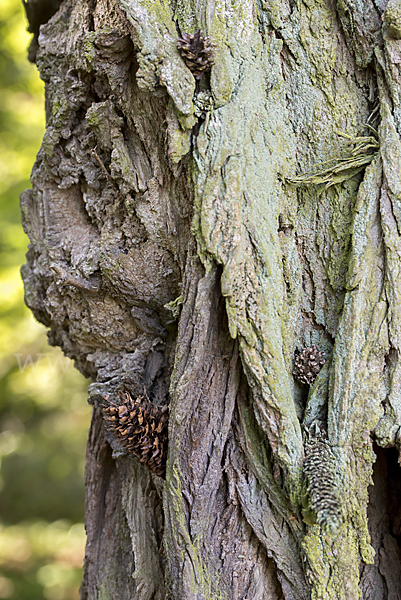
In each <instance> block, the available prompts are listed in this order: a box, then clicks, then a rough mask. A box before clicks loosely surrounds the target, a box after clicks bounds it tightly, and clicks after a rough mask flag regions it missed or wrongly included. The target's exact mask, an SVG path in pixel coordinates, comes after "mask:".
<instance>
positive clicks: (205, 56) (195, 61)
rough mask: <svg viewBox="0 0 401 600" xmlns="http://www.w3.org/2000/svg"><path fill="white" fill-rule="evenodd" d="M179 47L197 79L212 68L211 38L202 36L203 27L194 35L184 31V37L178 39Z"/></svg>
mask: <svg viewBox="0 0 401 600" xmlns="http://www.w3.org/2000/svg"><path fill="white" fill-rule="evenodd" d="M177 48H178V52H179V53H180V54H181V57H182V59H183V61H184V62H185V64H186V65H187V67H188V68H189V70H190V71H192V73H193V75H194V77H195V79H198V80H199V79H201V78H202V75H203V74H204V73H205V72H206V71H209V70H210V69H211V68H212V65H213V50H212V46H211V44H210V40H209V38H207V37H203V36H202V30H201V29H199V30H198V31H197V32H196V33H195V34H194V35H190V34H189V33H183V34H182V37H180V38H178V40H177Z"/></svg>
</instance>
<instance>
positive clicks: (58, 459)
mask: <svg viewBox="0 0 401 600" xmlns="http://www.w3.org/2000/svg"><path fill="white" fill-rule="evenodd" d="M25 28H26V22H25V18H24V14H23V8H22V4H19V3H18V2H16V0H2V2H1V6H0V81H1V93H0V220H1V229H0V466H1V470H0V514H1V521H0V598H12V599H15V600H25V599H26V600H28V599H29V600H36V599H38V600H39V599H42V598H43V597H45V598H48V599H49V600H53V599H54V600H72V599H75V598H78V587H79V582H80V578H81V575H82V561H83V547H84V537H85V536H84V529H83V524H82V521H83V504H84V491H83V469H84V457H85V439H86V432H87V428H88V423H89V407H88V406H87V404H86V401H85V398H86V387H87V382H85V380H84V379H83V378H82V376H81V375H79V373H78V372H77V371H76V370H75V369H74V368H73V366H72V364H71V362H70V361H69V360H68V359H67V358H65V357H63V356H62V354H61V352H60V351H59V350H56V349H51V348H49V347H48V346H47V343H46V334H45V331H44V328H43V327H42V326H41V325H39V324H38V323H36V322H35V321H34V319H33V317H32V315H31V313H30V311H29V310H28V309H27V308H26V307H25V305H24V302H23V286H22V281H21V277H20V273H19V270H20V266H21V264H23V262H24V255H25V252H26V247H27V244H28V239H27V237H26V236H25V234H24V233H23V230H22V227H21V224H20V213H19V203H18V197H19V194H20V193H21V192H22V191H23V190H24V189H25V188H26V187H29V185H30V183H29V172H30V169H31V167H32V164H33V162H34V160H35V155H36V152H37V151H38V149H39V145H40V140H41V138H42V136H43V132H44V126H45V122H44V121H45V118H44V100H43V84H42V82H41V81H40V79H39V76H38V74H37V71H36V68H35V67H34V66H33V65H30V64H29V62H28V60H27V50H26V49H27V46H28V44H29V41H30V36H29V34H28V33H27V32H26V31H25Z"/></svg>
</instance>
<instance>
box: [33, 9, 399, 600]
mask: <svg viewBox="0 0 401 600" xmlns="http://www.w3.org/2000/svg"><path fill="white" fill-rule="evenodd" d="M29 6H30V9H31V11H33V13H34V12H35V9H34V2H33V0H30V1H29ZM397 10H398V8H397V5H396V2H395V0H391V1H390V3H389V4H388V6H387V8H386V3H385V2H383V3H380V2H376V3H374V2H373V1H371V0H364V1H363V2H361V3H360V4H358V5H356V4H352V5H351V4H349V3H345V2H343V0H338V2H337V4H336V3H334V2H332V1H331V0H313V1H312V2H307V3H300V2H297V3H295V4H294V3H287V2H286V1H285V0H283V1H282V2H275V1H274V2H269V3H266V2H260V1H259V0H258V1H255V2H253V1H250V0H249V1H247V2H241V3H237V2H232V3H229V4H227V3H225V2H220V1H217V2H215V1H214V0H202V2H196V3H195V2H192V0H187V1H177V0H171V1H169V2H168V1H162V0H152V1H149V0H90V1H89V0H88V1H87V2H78V1H77V0H65V1H64V2H63V3H62V4H61V5H60V8H59V10H58V12H57V13H56V14H54V16H53V17H52V18H51V19H50V20H49V22H48V23H46V24H44V25H42V27H41V29H40V36H39V49H38V52H37V56H36V60H37V64H38V67H39V69H40V72H41V75H42V77H43V79H44V80H45V81H46V111H47V131H46V134H45V137H44V140H43V144H42V148H41V150H40V152H39V154H38V159H37V161H36V163H35V166H34V170H33V173H32V181H33V190H32V191H27V192H25V193H24V194H23V196H22V212H23V220H24V227H25V230H26V231H27V233H28V235H29V237H30V240H31V246H30V249H29V252H28V255H27V265H25V267H24V268H23V277H24V281H25V289H26V300H27V303H28V305H29V306H30V307H31V309H32V310H33V312H34V314H35V315H36V317H37V318H38V319H39V320H41V321H42V322H44V323H45V324H46V325H48V326H49V327H50V334H49V337H50V341H51V343H53V344H58V345H60V346H61V347H62V349H63V351H64V352H65V353H66V354H67V355H68V356H70V357H71V358H73V359H74V360H75V362H76V365H77V367H78V368H79V369H80V370H81V371H82V372H83V373H84V374H85V375H87V376H90V377H92V379H93V380H94V383H93V384H92V385H91V387H90V401H91V402H92V403H93V404H94V420H93V424H92V429H91V433H90V437H89V442H88V460H87V531H88V548H87V558H86V568H85V578H84V583H83V587H82V597H83V598H85V599H87V600H95V598H102V599H106V598H113V599H114V598H118V599H119V600H120V599H122V600H124V599H127V600H128V598H129V599H137V600H145V599H146V600H148V599H149V600H150V599H151V598H153V599H154V598H158V599H160V600H161V599H162V598H164V597H165V596H166V595H167V597H169V598H174V600H181V599H182V600H184V599H185V600H187V599H188V600H189V599H195V598H196V599H199V600H200V599H203V598H204V599H217V598H227V599H228V598H233V599H245V598H246V599H247V600H252V599H254V600H258V599H260V598H268V599H271V600H278V599H284V600H292V599H300V600H301V599H302V600H303V599H305V600H306V599H309V598H311V599H313V600H318V599H319V600H320V599H327V600H334V599H339V600H353V599H357V598H360V597H362V598H364V599H366V600H368V599H372V598H375V599H377V600H379V598H380V599H383V600H390V599H392V598H395V597H396V596H397V594H398V591H397V590H398V588H397V585H398V584H397V583H395V581H396V575H395V574H397V577H398V578H399V574H400V564H401V561H400V548H399V540H400V537H399V536H400V534H401V529H400V527H399V522H401V521H400V518H401V517H400V512H399V508H398V506H400V505H401V502H398V503H397V502H394V501H392V502H390V501H389V498H390V496H395V497H396V498H398V500H400V494H401V490H400V487H399V486H397V485H396V484H395V483H394V481H395V480H396V475H395V473H397V471H396V469H398V468H399V467H398V465H397V464H396V460H395V458H394V457H395V456H396V453H397V452H398V451H399V448H400V444H401V435H400V431H401V429H400V427H401V401H400V393H399V389H400V368H401V366H400V365H401V362H400V351H401V337H400V335H401V334H400V332H401V321H400V314H401V313H400V301H399V299H400V298H401V290H400V289H399V287H400V285H401V284H400V281H401V279H400V277H399V269H400V267H399V265H400V264H401V261H400V259H401V242H400V239H401V238H400V234H401V141H400V134H401V112H400V110H401V109H400V106H401V102H400V94H401V92H400V90H401V72H400V62H401V58H400V56H401V55H400V41H399V39H398V37H397V36H398V33H397V32H398V29H397V27H398V25H397V23H398V21H397V19H398V18H399V17H398V16H397V15H398V12H397ZM35 22H36V21H35ZM200 28H201V29H202V30H203V32H204V33H205V34H206V35H207V36H209V37H210V39H211V41H212V43H213V45H214V46H213V53H214V66H213V67H212V70H211V72H210V73H207V74H205V75H204V77H203V78H202V79H201V80H200V81H198V82H197V81H195V78H194V77H193V74H192V73H191V72H190V70H189V69H188V68H187V66H186V65H185V63H184V61H183V60H182V58H181V57H180V55H179V52H178V49H177V47H176V39H177V37H178V36H179V35H180V34H182V33H184V32H190V33H194V32H195V31H196V30H197V29H200ZM400 31H401V29H400ZM367 123H368V124H369V127H368V126H367ZM372 130H373V131H372ZM358 136H359V137H360V138H361V137H363V139H364V140H365V141H364V146H363V144H362V145H361V146H358ZM369 136H370V138H369ZM368 138H369V139H371V140H373V142H374V143H371V144H370V146H369V150H368V151H366V145H367V144H369V139H368ZM351 142H352V143H351ZM362 146H363V148H362ZM358 153H359V154H358ZM369 153H370V154H369ZM340 158H341V169H336V165H337V162H338V161H339V160H340ZM336 161H337V162H336ZM319 171H321V173H323V174H324V177H323V176H322V175H321V174H320V175H319ZM303 173H307V175H306V176H304V177H302V174H303ZM323 180H324V181H325V182H326V183H327V185H326V187H325V186H324V185H321V184H320V185H319V182H322V181H323ZM313 344H316V345H317V348H318V350H322V351H325V353H326V357H327V359H328V361H327V363H326V365H325V366H324V367H323V369H322V370H321V371H320V372H319V374H318V376H317V379H316V381H315V383H314V384H313V385H312V386H311V387H310V388H309V386H303V385H301V384H300V383H298V382H296V381H295V380H294V378H293V376H292V371H293V357H294V352H295V350H296V349H297V348H298V349H300V348H302V347H304V346H312V345H313ZM122 385H123V386H126V387H129V389H130V390H131V391H132V393H133V394H134V395H135V394H137V395H141V394H146V395H147V396H148V397H149V399H150V401H152V402H154V403H155V404H156V405H159V406H160V405H163V406H166V405H169V420H170V422H169V457H168V461H167V473H166V482H165V484H163V482H162V481H161V480H160V479H159V478H157V477H156V476H152V475H150V474H149V472H148V471H147V470H146V468H145V467H143V466H141V465H139V464H137V463H136V462H135V459H134V458H132V457H129V456H126V455H125V454H124V452H123V448H122V447H121V446H119V444H118V440H116V439H114V438H113V437H112V436H111V435H110V434H108V435H107V441H106V439H105V437H104V433H103V428H102V427H103V426H102V423H101V412H100V411H101V407H102V406H104V405H107V404H108V402H110V400H113V401H114V400H115V399H116V397H117V392H118V390H119V389H120V388H121V386H122ZM373 441H375V443H376V444H377V447H376V451H377V453H378V456H379V460H378V461H377V463H376V465H375V472H374V482H375V486H374V487H373V489H372V488H369V486H370V484H371V478H372V470H373V464H374V463H375V460H376V454H375V452H374V451H373ZM110 447H111V448H112V450H110V449H109V448H110ZM381 448H391V450H386V451H384V450H382V449H381ZM319 449H320V450H321V451H319ZM391 452H394V454H391ZM304 465H305V470H304ZM385 481H387V482H392V483H391V491H388V492H387V495H386V494H385V493H384V492H383V494H381V493H379V491H378V488H381V487H383V485H384V482H385ZM389 485H390V484H389ZM369 493H370V495H371V501H370V505H369ZM383 502H386V508H385V509H384V512H383V515H384V516H383V517H381V516H380V514H379V513H380V511H382V510H383V509H382V508H381V504H382V503H383ZM397 523H398V524H397ZM162 540H164V542H163V547H162Z"/></svg>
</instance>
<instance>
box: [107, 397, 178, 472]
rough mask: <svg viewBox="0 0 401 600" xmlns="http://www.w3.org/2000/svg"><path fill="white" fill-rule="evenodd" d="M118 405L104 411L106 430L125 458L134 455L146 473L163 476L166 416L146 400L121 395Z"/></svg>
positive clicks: (165, 409) (161, 409)
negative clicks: (146, 468)
mask: <svg viewBox="0 0 401 600" xmlns="http://www.w3.org/2000/svg"><path fill="white" fill-rule="evenodd" d="M119 398H120V400H121V404H117V403H115V402H111V403H110V404H109V406H107V407H105V408H103V417H104V419H105V421H106V428H107V430H108V431H109V432H110V433H111V434H112V435H114V436H115V437H116V438H117V439H118V441H119V442H120V444H121V446H122V447H123V448H124V450H126V451H127V453H128V454H133V455H134V456H135V457H136V458H137V459H138V460H139V462H141V463H144V464H145V465H146V466H147V467H148V469H149V471H151V472H152V473H156V475H159V477H163V478H164V477H165V475H166V458H167V429H168V412H167V408H166V407H160V406H155V405H154V404H152V403H151V402H149V400H147V399H146V398H143V397H141V396H139V397H138V398H136V399H135V400H134V399H133V398H132V397H131V396H130V394H128V393H127V392H124V393H120V394H119Z"/></svg>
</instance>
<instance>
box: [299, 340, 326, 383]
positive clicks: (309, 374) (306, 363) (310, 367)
mask: <svg viewBox="0 0 401 600" xmlns="http://www.w3.org/2000/svg"><path fill="white" fill-rule="evenodd" d="M324 356H325V353H324V352H323V350H320V351H318V350H317V348H316V344H315V345H314V346H312V348H303V349H302V350H301V351H298V352H297V354H296V355H295V360H294V370H293V372H292V374H293V375H294V377H295V379H298V381H300V382H301V383H306V384H307V385H311V384H312V383H313V382H314V381H315V379H316V376H317V374H318V373H319V371H320V369H321V368H322V366H323V365H324V363H325V362H326V359H325V358H324Z"/></svg>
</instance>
